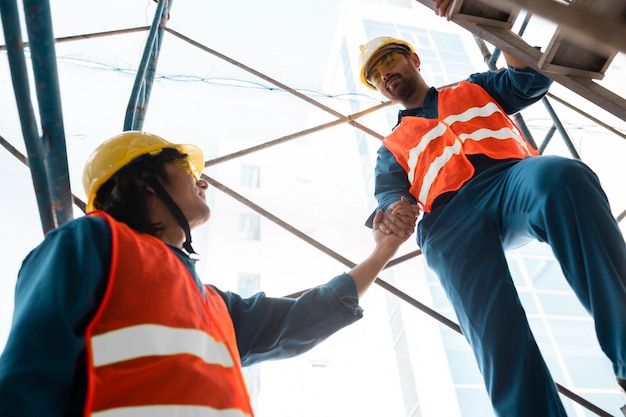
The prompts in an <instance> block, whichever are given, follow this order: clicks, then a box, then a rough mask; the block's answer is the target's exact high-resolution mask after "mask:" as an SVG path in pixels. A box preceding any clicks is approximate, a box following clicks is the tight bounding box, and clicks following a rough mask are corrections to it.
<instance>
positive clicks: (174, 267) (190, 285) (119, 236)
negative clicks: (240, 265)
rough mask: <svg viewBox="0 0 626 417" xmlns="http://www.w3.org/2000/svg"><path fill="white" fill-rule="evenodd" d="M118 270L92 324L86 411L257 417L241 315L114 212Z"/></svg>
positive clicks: (123, 416) (121, 416)
mask: <svg viewBox="0 0 626 417" xmlns="http://www.w3.org/2000/svg"><path fill="white" fill-rule="evenodd" d="M94 215H98V216H100V217H104V218H105V219H106V220H107V221H108V222H109V224H110V226H111V235H112V251H111V269H110V276H109V279H108V284H107V289H106V292H105V295H104V298H103V301H102V303H101V305H100V307H99V309H98V311H97V312H96V315H95V316H94V318H93V320H92V321H91V323H90V324H89V325H88V327H87V331H86V336H85V337H86V346H87V358H88V366H87V370H88V388H87V400H86V403H85V410H86V414H85V415H91V416H98V417H143V416H180V417H196V416H198V417H250V416H252V415H253V412H252V407H251V404H250V398H249V395H248V391H247V387H246V385H245V380H244V377H243V375H242V372H241V363H240V361H239V352H238V350H237V344H236V338H235V332H234V328H233V324H232V319H231V317H230V315H229V314H228V310H227V308H226V305H225V303H224V301H223V299H222V298H221V296H220V295H219V294H218V293H217V292H216V291H215V290H214V289H212V288H211V287H208V286H206V287H205V290H206V294H205V296H206V300H205V299H204V298H203V295H202V293H201V292H200V290H199V289H198V286H197V285H196V282H195V280H194V279H193V277H192V276H191V274H190V273H189V271H188V270H187V268H186V267H185V266H184V265H183V263H182V262H181V261H180V259H179V258H178V257H177V256H176V254H174V253H173V252H172V250H171V249H170V248H168V247H167V246H166V245H165V244H164V243H163V242H162V241H161V240H159V239H157V238H154V237H152V236H149V235H145V234H140V233H137V232H135V231H134V230H132V229H130V228H129V227H127V226H126V225H124V224H123V223H119V222H116V221H115V220H113V219H112V218H110V217H109V216H108V215H106V214H104V213H100V212H96V213H94Z"/></svg>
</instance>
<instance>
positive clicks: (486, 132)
mask: <svg viewBox="0 0 626 417" xmlns="http://www.w3.org/2000/svg"><path fill="white" fill-rule="evenodd" d="M493 113H501V114H503V113H502V112H501V111H500V109H499V108H498V106H497V105H496V104H495V103H492V102H489V103H487V104H485V105H484V106H482V107H472V108H471V109H468V110H466V111H464V112H463V113H461V114H453V115H450V116H448V117H446V118H445V119H443V121H442V122H439V123H438V124H437V126H435V127H434V128H433V129H431V130H429V131H428V132H426V134H424V136H423V137H422V140H421V141H420V143H419V144H418V145H417V146H416V147H414V148H411V149H410V150H409V155H408V160H407V163H408V166H409V172H408V178H409V181H410V182H411V183H413V181H414V180H415V168H416V167H417V161H418V159H419V157H420V155H421V154H422V153H423V152H424V150H425V149H426V147H427V146H428V145H429V144H430V143H431V142H432V141H433V140H435V139H437V138H439V137H441V136H442V135H443V134H444V132H445V131H446V129H448V128H449V125H452V124H453V123H456V122H467V121H469V120H472V119H473V118H475V117H488V116H490V115H492V114H493ZM503 115H504V114H503ZM504 116H505V115H504ZM505 117H506V116H505ZM513 126H514V125H513ZM457 138H458V139H459V141H458V142H455V143H454V144H452V145H450V146H447V147H446V148H444V150H443V153H442V154H441V155H440V156H438V157H437V158H436V159H435V160H434V161H433V162H432V164H431V165H430V166H429V167H428V171H427V172H426V175H424V179H423V180H422V185H421V186H420V193H419V201H420V202H422V203H424V204H425V203H426V201H427V198H428V193H429V192H430V188H431V187H432V185H433V182H434V181H435V179H436V178H437V175H438V174H439V171H441V169H442V168H443V166H444V165H445V164H446V163H447V162H448V161H449V160H450V158H452V156H453V155H458V154H460V151H461V145H462V143H463V142H465V141H466V140H468V139H471V140H474V141H480V140H483V139H487V138H494V139H503V140H505V139H514V140H515V141H517V142H518V143H519V144H520V146H521V147H522V148H524V149H525V151H526V153H527V154H528V155H530V150H529V149H528V145H527V143H526V141H524V138H522V136H521V135H520V134H519V132H518V131H515V130H512V129H511V128H509V127H503V128H502V129H499V130H491V129H477V130H475V131H474V132H471V133H463V134H461V135H459V136H457Z"/></svg>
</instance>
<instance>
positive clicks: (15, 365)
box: [0, 216, 363, 417]
mask: <svg viewBox="0 0 626 417" xmlns="http://www.w3.org/2000/svg"><path fill="white" fill-rule="evenodd" d="M171 250H172V251H173V252H174V253H175V254H176V255H177V256H178V258H179V259H180V260H181V261H182V262H183V263H184V265H185V266H186V267H187V269H188V270H189V272H190V273H191V275H192V276H193V277H194V279H195V280H196V283H197V285H198V288H199V289H200V291H201V292H202V293H203V294H204V287H205V284H202V283H201V282H200V280H199V279H198V276H197V274H196V271H195V260H194V259H191V258H190V257H189V256H188V255H187V254H186V253H185V252H183V251H181V250H179V249H177V248H174V247H171ZM110 261H111V232H110V229H109V225H108V224H107V223H106V220H104V219H103V218H98V217H91V216H85V217H81V218H78V219H76V220H73V221H71V222H69V223H67V224H65V225H63V226H61V227H59V228H57V229H55V230H53V231H51V232H49V233H48V234H47V235H46V237H45V239H44V241H43V242H42V243H41V244H40V245H39V246H38V247H37V248H35V249H34V250H33V251H32V252H31V253H30V254H29V255H28V256H27V257H26V259H25V260H24V263H23V265H22V268H21V269H20V272H19V275H18V280H17V285H16V292H15V311H14V315H13V322H12V327H11V332H10V334H9V338H8V341H7V344H6V347H5V350H4V352H3V354H2V356H0V416H1V417H16V416H20V417H41V416H46V417H55V416H63V417H79V416H83V408H84V403H85V398H86V397H85V395H86V386H87V381H86V378H87V374H86V367H85V365H86V362H85V328H86V326H87V325H88V324H89V322H90V321H91V320H92V318H93V315H94V314H95V312H96V311H97V309H98V307H99V305H100V303H101V300H102V297H103V293H104V290H105V288H106V285H107V279H108V276H109V270H110ZM173 279H175V277H174V278H173ZM216 290H217V291H218V293H219V294H220V295H221V297H222V298H223V299H224V302H225V304H226V306H227V308H228V311H229V314H230V317H231V319H232V322H233V326H234V329H235V333H236V338H237V346H238V349H239V354H240V357H241V363H242V365H243V366H246V365H251V364H254V363H257V362H260V361H264V360H269V359H283V358H288V357H292V356H295V355H297V354H300V353H302V352H305V351H307V350H309V349H311V348H312V347H314V346H315V345H317V344H318V343H320V342H321V341H323V340H324V339H326V338H327V337H328V336H330V335H331V334H332V333H334V332H335V331H337V330H339V329H340V328H342V327H344V326H346V325H349V324H351V323H353V322H355V321H357V320H358V319H360V318H361V317H362V314H363V311H362V309H361V307H359V305H358V293H357V290H356V285H355V283H354V281H353V279H352V278H351V276H350V275H348V274H342V275H339V276H337V277H335V278H333V279H332V280H330V281H329V282H328V283H327V284H325V285H322V286H320V287H316V288H314V289H311V290H309V291H308V292H305V293H304V294H303V295H301V296H300V297H298V298H271V297H267V296H265V294H263V293H258V294H256V295H254V296H252V297H249V298H242V297H240V296H238V295H237V294H234V293H232V292H226V291H220V290H218V289H216ZM145 302H146V303H149V302H150V300H145Z"/></svg>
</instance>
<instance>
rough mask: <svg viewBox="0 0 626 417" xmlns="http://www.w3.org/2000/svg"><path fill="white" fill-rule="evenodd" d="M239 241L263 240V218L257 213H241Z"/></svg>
mask: <svg viewBox="0 0 626 417" xmlns="http://www.w3.org/2000/svg"><path fill="white" fill-rule="evenodd" d="M239 239H241V240H260V239H261V217H260V216H259V215H258V214H256V213H241V214H240V216H239Z"/></svg>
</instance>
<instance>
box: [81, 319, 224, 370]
mask: <svg viewBox="0 0 626 417" xmlns="http://www.w3.org/2000/svg"><path fill="white" fill-rule="evenodd" d="M91 343H92V347H93V361H94V366H103V365H108V364H111V363H116V362H121V361H125V360H129V359H134V358H140V357H143V356H152V355H161V356H163V355H175V354H179V353H187V354H190V355H194V356H197V357H199V358H200V359H202V360H203V361H205V362H206V363H211V364H217V365H222V366H224V367H232V366H233V365H234V363H233V359H232V357H231V356H230V352H229V351H228V348H227V347H226V345H225V344H224V343H222V342H218V341H216V340H215V339H213V338H212V337H211V336H210V335H208V334H206V333H204V332H202V331H200V330H195V329H181V328H175V327H167V326H161V325H157V324H143V325H138V326H131V327H126V328H124V329H119V330H113V331H111V332H108V333H103V334H100V335H98V336H94V337H92V338H91Z"/></svg>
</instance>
